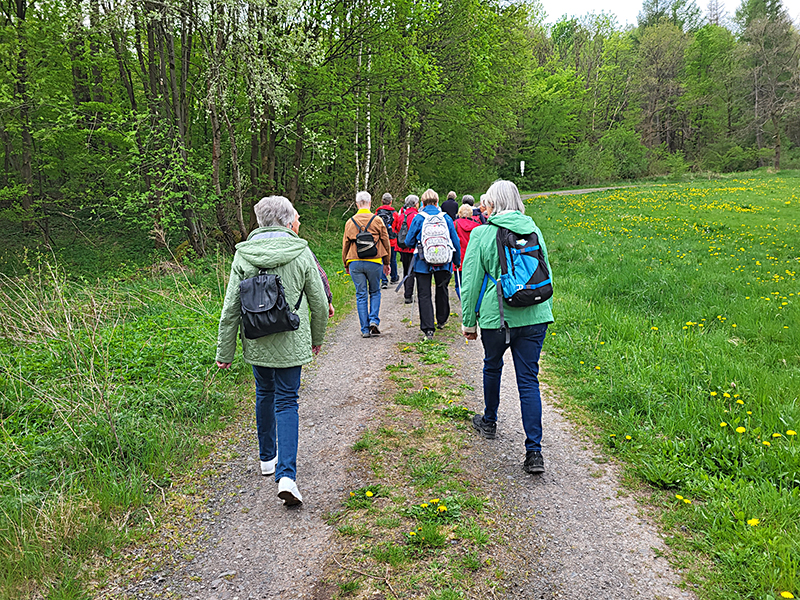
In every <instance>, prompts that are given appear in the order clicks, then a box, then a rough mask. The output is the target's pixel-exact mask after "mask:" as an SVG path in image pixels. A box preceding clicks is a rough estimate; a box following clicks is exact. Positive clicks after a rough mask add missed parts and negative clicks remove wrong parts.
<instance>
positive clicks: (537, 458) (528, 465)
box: [522, 450, 544, 475]
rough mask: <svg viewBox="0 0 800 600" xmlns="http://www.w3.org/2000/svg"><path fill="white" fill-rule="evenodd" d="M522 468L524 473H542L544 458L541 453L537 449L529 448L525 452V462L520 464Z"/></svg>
mask: <svg viewBox="0 0 800 600" xmlns="http://www.w3.org/2000/svg"><path fill="white" fill-rule="evenodd" d="M522 469H523V470H524V471H525V472H526V473H531V474H533V475H537V474H539V473H544V459H543V458H542V453H541V452H539V451H537V450H529V451H528V452H526V453H525V464H523V465H522Z"/></svg>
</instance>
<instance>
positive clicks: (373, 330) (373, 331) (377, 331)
mask: <svg viewBox="0 0 800 600" xmlns="http://www.w3.org/2000/svg"><path fill="white" fill-rule="evenodd" d="M369 334H370V335H372V336H375V335H380V334H381V330H380V329H378V326H377V325H370V326H369Z"/></svg>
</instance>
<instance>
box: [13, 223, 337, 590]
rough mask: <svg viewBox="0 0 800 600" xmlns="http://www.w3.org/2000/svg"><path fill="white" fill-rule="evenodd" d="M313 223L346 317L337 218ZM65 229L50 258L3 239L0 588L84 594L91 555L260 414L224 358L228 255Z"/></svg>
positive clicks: (127, 533) (144, 517) (123, 540)
mask: <svg viewBox="0 0 800 600" xmlns="http://www.w3.org/2000/svg"><path fill="white" fill-rule="evenodd" d="M304 230H305V231H301V233H303V234H305V235H306V236H307V237H308V238H309V239H311V240H312V245H313V247H314V248H315V249H316V250H318V255H319V257H320V260H321V261H322V262H323V264H324V265H325V266H326V268H327V271H328V273H329V275H330V278H331V284H332V287H333V291H334V298H335V305H336V307H337V309H338V311H339V313H340V314H344V313H345V312H346V306H347V304H348V303H349V301H350V297H351V295H352V292H351V288H352V285H351V284H350V282H349V279H348V278H346V277H344V276H343V275H337V273H336V269H340V268H341V267H340V266H339V264H340V262H341V258H340V256H341V250H340V248H341V246H340V243H341V242H340V241H339V239H340V238H339V235H340V234H339V232H338V228H336V231H328V232H326V231H324V230H319V231H317V230H314V229H309V228H306V227H304ZM57 233H59V232H57ZM61 233H63V235H60V236H56V237H55V242H56V243H55V245H54V248H53V250H52V252H50V253H48V254H47V255H37V254H36V253H35V252H32V251H28V250H26V249H25V247H24V244H23V243H20V244H19V245H17V246H4V247H2V248H0V267H2V268H0V598H22V597H26V598H27V597H47V598H54V599H55V598H59V599H70V598H86V597H88V595H87V592H86V589H87V587H86V586H87V584H88V583H89V579H90V578H92V577H94V578H95V584H96V583H97V582H98V578H99V581H100V582H102V573H100V574H98V573H96V572H94V573H91V571H87V567H91V565H92V564H93V562H94V561H93V557H95V556H97V555H104V556H107V557H111V558H113V557H117V556H119V552H120V549H121V548H122V547H124V546H125V545H126V544H127V543H129V542H131V541H135V540H136V539H137V538H138V537H139V536H141V535H143V534H146V533H147V532H148V530H149V529H150V528H152V527H153V526H155V524H156V520H157V517H158V513H157V511H156V510H155V508H157V507H155V508H154V505H158V504H159V502H160V501H161V499H162V498H163V497H164V493H165V491H166V490H168V489H169V487H170V485H171V483H172V481H173V480H174V478H175V477H176V476H178V475H179V474H180V473H181V472H183V471H185V469H186V467H187V465H191V464H193V463H194V462H196V461H197V460H199V459H200V458H201V457H202V456H203V455H205V454H207V452H208V450H209V448H210V447H211V446H212V445H213V438H211V437H209V436H210V434H213V433H214V432H215V431H218V430H220V429H221V428H224V427H225V426H226V425H227V424H228V423H229V422H230V419H231V417H232V415H233V414H234V413H235V412H237V410H247V412H248V413H249V412H250V411H251V410H252V408H251V403H252V398H251V390H250V385H251V383H249V382H250V380H251V378H252V376H251V373H250V371H249V369H248V368H247V365H245V364H244V363H243V362H242V361H241V353H239V355H238V356H237V360H236V362H235V363H234V368H233V369H232V372H230V373H229V372H226V373H224V374H220V373H218V370H217V368H216V366H215V365H214V353H215V346H216V336H217V322H218V319H219V310H220V308H221V305H222V298H223V296H224V292H225V285H226V278H227V274H228V270H229V266H230V257H228V256H225V255H222V254H219V253H214V254H212V255H210V256H208V257H206V258H204V259H202V260H191V259H190V258H189V257H187V258H186V259H185V260H184V261H182V264H180V265H178V264H176V263H175V262H174V261H172V260H170V258H171V257H170V256H169V255H166V256H165V255H164V254H163V253H160V252H157V251H155V250H153V245H152V242H151V241H149V240H147V238H144V239H141V238H139V237H136V236H135V235H134V236H131V235H130V234H126V233H125V232H119V234H118V235H110V234H109V232H106V233H105V236H103V235H101V233H100V232H93V233H91V234H90V235H87V236H85V237H80V238H78V239H77V240H76V239H75V238H74V233H73V232H71V231H66V232H61ZM12 238H13V236H12V237H9V238H6V240H5V242H4V243H7V242H8V241H9V240H10V239H12ZM87 239H90V240H91V241H92V243H85V244H84V245H82V244H83V243H84V241H85V240H87ZM23 241H24V238H23ZM151 509H152V510H151ZM154 514H155V515H156V517H155V518H154V517H153V515H154Z"/></svg>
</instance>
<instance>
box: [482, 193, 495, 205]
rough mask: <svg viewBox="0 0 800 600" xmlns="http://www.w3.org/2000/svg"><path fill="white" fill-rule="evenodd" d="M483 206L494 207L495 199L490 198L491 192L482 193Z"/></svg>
mask: <svg viewBox="0 0 800 600" xmlns="http://www.w3.org/2000/svg"><path fill="white" fill-rule="evenodd" d="M480 205H481V206H491V207H492V208H494V200H492V199H491V198H489V194H481V204H480Z"/></svg>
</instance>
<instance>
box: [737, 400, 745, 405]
mask: <svg viewBox="0 0 800 600" xmlns="http://www.w3.org/2000/svg"><path fill="white" fill-rule="evenodd" d="M736 404H744V400H737V401H736Z"/></svg>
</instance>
